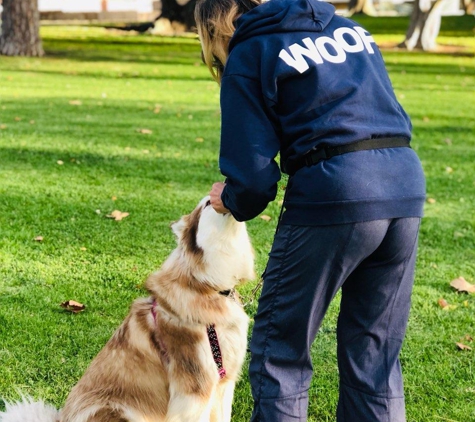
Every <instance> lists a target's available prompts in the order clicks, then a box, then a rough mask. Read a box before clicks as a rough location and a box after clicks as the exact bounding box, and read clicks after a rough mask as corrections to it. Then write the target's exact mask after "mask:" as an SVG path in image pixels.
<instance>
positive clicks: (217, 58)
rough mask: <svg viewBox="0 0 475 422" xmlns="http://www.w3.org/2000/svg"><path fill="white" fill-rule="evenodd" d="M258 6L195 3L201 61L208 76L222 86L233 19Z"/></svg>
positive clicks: (257, 0) (223, 0)
mask: <svg viewBox="0 0 475 422" xmlns="http://www.w3.org/2000/svg"><path fill="white" fill-rule="evenodd" d="M259 4H261V0H198V1H197V2H196V7H195V20H196V27H197V29H198V35H199V37H200V41H201V48H202V59H203V61H204V63H205V64H206V66H208V69H209V71H210V72H211V76H213V78H214V79H215V80H216V82H218V84H219V83H221V77H222V76H223V71H224V65H225V64H226V61H227V59H228V54H229V53H228V45H229V40H230V39H231V37H232V36H233V34H234V31H235V29H236V27H235V26H234V24H235V21H236V19H238V18H239V16H241V15H242V14H243V13H246V12H248V11H249V10H251V9H254V8H255V7H256V6H259Z"/></svg>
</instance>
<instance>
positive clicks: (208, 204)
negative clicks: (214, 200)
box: [205, 200, 211, 208]
mask: <svg viewBox="0 0 475 422" xmlns="http://www.w3.org/2000/svg"><path fill="white" fill-rule="evenodd" d="M210 205H211V201H209V200H208V201H207V202H206V205H205V208H206V207H208V206H210Z"/></svg>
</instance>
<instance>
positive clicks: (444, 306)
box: [437, 298, 449, 309]
mask: <svg viewBox="0 0 475 422" xmlns="http://www.w3.org/2000/svg"><path fill="white" fill-rule="evenodd" d="M437 303H438V304H439V306H440V307H441V308H442V309H444V308H446V307H447V306H449V303H448V302H447V301H446V300H445V299H444V298H440V299H439V300H438V302H437Z"/></svg>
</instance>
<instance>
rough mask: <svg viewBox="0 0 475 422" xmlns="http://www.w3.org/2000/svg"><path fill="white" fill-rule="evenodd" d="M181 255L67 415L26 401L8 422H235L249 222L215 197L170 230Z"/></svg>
mask: <svg viewBox="0 0 475 422" xmlns="http://www.w3.org/2000/svg"><path fill="white" fill-rule="evenodd" d="M171 228H172V230H173V232H174V234H175V235H176V238H177V247H176V249H175V250H174V251H173V252H172V253H171V254H170V256H169V257H168V258H167V260H166V261H165V262H164V264H163V265H162V267H161V269H160V270H158V271H157V272H155V273H153V274H151V275H150V276H149V277H148V279H147V280H146V283H145V286H146V288H147V290H148V291H149V293H150V297H148V298H143V299H138V300H136V301H135V302H134V303H133V304H132V306H131V309H130V312H129V314H128V316H127V317H126V318H125V320H124V321H123V323H122V324H121V325H120V327H119V328H118V329H117V330H116V332H115V333H114V334H113V336H112V338H111V339H110V340H109V341H108V343H107V344H106V345H105V346H104V348H103V349H102V350H101V351H100V352H99V354H98V355H97V356H96V358H95V359H94V360H93V361H92V363H91V364H90V366H89V368H88V369H87V370H86V372H85V374H84V375H83V377H82V378H81V379H80V380H79V382H78V383H77V384H76V386H75V387H74V388H73V389H72V391H71V393H70V394H69V396H68V398H67V400H66V403H65V405H64V407H63V408H62V410H61V411H56V410H55V409H54V408H52V407H51V406H48V405H46V404H44V403H43V402H33V401H31V400H30V399H24V400H23V402H20V403H17V404H7V408H6V411H5V413H3V414H1V413H0V421H2V422H229V421H230V420H231V406H232V400H233V395H234V387H235V383H236V381H237V380H238V379H239V376H240V372H241V368H242V365H243V362H244V359H245V354H246V349H247V331H248V324H249V319H248V317H247V315H246V313H245V312H244V310H243V307H242V305H241V303H240V301H239V298H238V294H237V293H236V291H235V287H236V286H237V285H238V284H240V283H241V282H243V281H244V280H250V279H253V278H254V276H255V273H254V252H253V249H252V246H251V242H250V239H249V236H248V233H247V230H246V226H245V223H242V222H237V221H236V220H235V219H234V217H233V216H232V215H231V214H230V213H228V214H218V213H217V212H216V211H214V209H213V208H212V206H211V204H210V200H209V197H205V198H204V199H202V200H201V201H200V203H199V204H198V206H197V207H196V208H195V209H194V210H193V212H192V213H191V214H189V215H185V216H183V217H182V218H181V219H180V220H179V221H177V222H175V223H173V224H172V225H171Z"/></svg>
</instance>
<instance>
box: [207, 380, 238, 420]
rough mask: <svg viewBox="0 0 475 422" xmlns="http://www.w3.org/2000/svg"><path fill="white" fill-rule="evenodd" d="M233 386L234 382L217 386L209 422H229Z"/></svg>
mask: <svg viewBox="0 0 475 422" xmlns="http://www.w3.org/2000/svg"><path fill="white" fill-rule="evenodd" d="M235 385H236V383H235V382H234V381H228V382H222V383H220V384H219V385H218V388H217V391H216V394H215V397H214V404H213V409H212V412H211V419H210V420H211V422H230V421H231V411H232V405H233V397H234V387H235Z"/></svg>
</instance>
